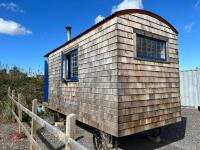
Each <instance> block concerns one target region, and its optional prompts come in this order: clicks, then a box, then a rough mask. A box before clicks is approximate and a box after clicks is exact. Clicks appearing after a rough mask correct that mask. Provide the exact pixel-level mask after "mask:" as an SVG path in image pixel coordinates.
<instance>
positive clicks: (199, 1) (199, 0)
mask: <svg viewBox="0 0 200 150" xmlns="http://www.w3.org/2000/svg"><path fill="white" fill-rule="evenodd" d="M199 4H200V0H198V1H197V2H196V4H195V5H194V7H196V8H197V7H198V6H199Z"/></svg>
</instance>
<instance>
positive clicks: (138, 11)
mask: <svg viewBox="0 0 200 150" xmlns="http://www.w3.org/2000/svg"><path fill="white" fill-rule="evenodd" d="M133 13H138V14H145V15H148V16H151V17H153V18H156V19H158V20H159V21H161V22H163V23H164V24H166V25H167V26H169V27H170V29H171V30H172V31H174V32H175V33H176V34H178V31H177V30H176V29H175V28H174V27H173V26H172V25H171V24H170V23H169V22H168V21H167V20H165V19H164V18H162V17H161V16H159V15H156V14H154V13H152V12H150V11H146V10H142V9H126V10H121V11H117V12H115V13H114V14H112V15H111V16H109V17H107V18H105V19H104V20H102V21H101V22H99V23H97V24H95V25H94V26H92V27H91V28H89V29H87V30H86V31H84V32H82V33H81V34H79V35H77V36H76V37H74V38H73V39H71V40H69V41H67V42H66V43H64V44H63V45H61V46H59V47H57V48H56V49H54V50H53V51H51V52H49V53H47V54H46V55H45V56H44V57H48V56H49V55H50V54H51V53H53V52H55V51H57V50H58V49H60V48H62V47H63V46H66V45H67V44H69V43H71V42H73V41H75V40H76V39H78V38H80V37H81V36H83V35H84V34H86V33H88V32H90V31H91V30H94V29H95V28H98V27H99V26H101V25H102V24H104V23H105V22H107V21H109V20H111V19H112V18H114V17H118V16H121V15H125V14H133Z"/></svg>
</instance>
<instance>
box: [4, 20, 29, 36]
mask: <svg viewBox="0 0 200 150" xmlns="http://www.w3.org/2000/svg"><path fill="white" fill-rule="evenodd" d="M0 34H7V35H13V36H14V35H28V34H32V31H30V30H27V29H26V28H25V27H23V26H22V25H20V24H19V23H17V22H14V21H12V20H4V19H3V18H0Z"/></svg>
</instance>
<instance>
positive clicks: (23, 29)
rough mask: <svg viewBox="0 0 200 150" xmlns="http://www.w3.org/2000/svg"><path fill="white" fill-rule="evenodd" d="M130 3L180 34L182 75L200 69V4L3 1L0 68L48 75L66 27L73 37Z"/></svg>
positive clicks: (193, 0) (178, 0)
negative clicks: (46, 64) (46, 66)
mask: <svg viewBox="0 0 200 150" xmlns="http://www.w3.org/2000/svg"><path fill="white" fill-rule="evenodd" d="M125 1H126V2H130V4H131V3H132V5H130V7H140V8H141V7H143V9H145V10H149V11H152V12H154V13H156V14H158V15H160V16H162V17H164V18H165V19H166V20H168V21H169V22H170V23H171V24H172V25H173V26H174V27H175V28H176V29H177V30H178V31H179V56H180V68H181V70H187V69H193V68H196V67H200V37H199V35H200V0H184V1H183V0H159V1H153V0H143V1H141V0H79V1H77V0H12V1H10V0H0V62H1V63H2V64H8V65H10V66H11V65H12V64H15V65H17V66H19V67H20V68H23V69H24V70H28V69H29V68H30V67H31V68H34V69H35V70H38V69H40V70H43V61H44V59H43V56H44V54H46V53H47V52H49V51H50V50H52V49H54V48H56V47H58V46H59V45H61V44H63V43H64V42H65V41H66V34H65V26H66V25H70V26H72V37H74V36H76V35H78V34H79V33H81V32H83V31H84V30H86V29H87V28H89V27H91V26H92V25H94V22H95V18H97V16H99V17H98V19H101V18H102V17H107V16H109V15H110V14H111V12H112V10H115V9H118V8H120V6H123V7H129V6H125V5H123V4H124V3H123V2H125ZM120 4H121V5H120ZM126 4H129V3H126Z"/></svg>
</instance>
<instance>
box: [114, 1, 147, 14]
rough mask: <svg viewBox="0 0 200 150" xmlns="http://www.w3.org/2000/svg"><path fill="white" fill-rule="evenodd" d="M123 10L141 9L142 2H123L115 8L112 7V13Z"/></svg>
mask: <svg viewBox="0 0 200 150" xmlns="http://www.w3.org/2000/svg"><path fill="white" fill-rule="evenodd" d="M124 9H143V4H142V0H123V1H122V2H121V3H120V4H118V5H117V6H116V5H115V6H113V7H112V13H115V12H116V11H120V10H124Z"/></svg>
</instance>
